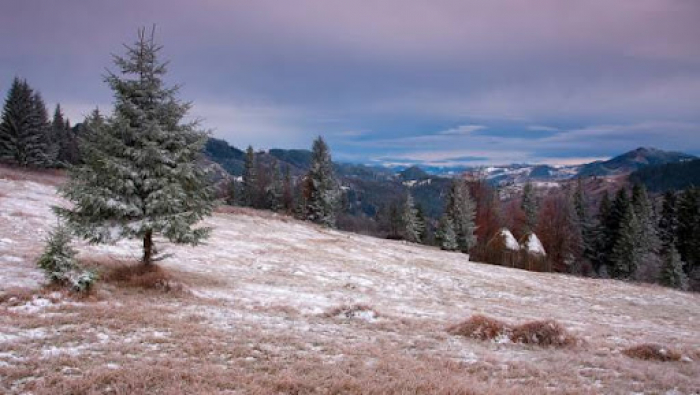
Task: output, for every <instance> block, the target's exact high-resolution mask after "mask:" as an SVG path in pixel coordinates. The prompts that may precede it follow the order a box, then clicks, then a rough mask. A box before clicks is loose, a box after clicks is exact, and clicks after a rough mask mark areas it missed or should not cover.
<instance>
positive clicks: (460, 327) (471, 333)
mask: <svg viewBox="0 0 700 395" xmlns="http://www.w3.org/2000/svg"><path fill="white" fill-rule="evenodd" d="M509 331H510V326H509V325H508V324H506V323H505V322H502V321H499V320H497V319H495V318H490V317H486V316H483V315H479V314H477V315H473V316H471V317H470V318H469V319H468V320H466V321H463V322H460V323H459V324H456V325H453V326H451V327H449V328H447V332H449V333H450V334H452V335H457V336H465V337H471V338H472V339H478V340H493V339H495V338H497V337H499V336H501V335H504V334H508V332H509Z"/></svg>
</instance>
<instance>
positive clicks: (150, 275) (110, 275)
mask: <svg viewBox="0 0 700 395" xmlns="http://www.w3.org/2000/svg"><path fill="white" fill-rule="evenodd" d="M100 280H102V281H104V282H106V283H115V284H118V285H120V286H125V287H132V288H142V289H148V290H157V291H162V292H166V293H184V292H185V290H184V287H183V286H182V284H180V283H179V282H177V281H175V279H174V278H173V277H172V276H171V275H169V274H168V273H167V272H166V271H165V270H163V269H162V268H161V267H160V266H158V265H149V266H145V265H142V264H137V265H133V264H132V265H118V266H114V267H111V268H108V269H106V270H105V271H104V272H103V273H102V274H101V275H100Z"/></svg>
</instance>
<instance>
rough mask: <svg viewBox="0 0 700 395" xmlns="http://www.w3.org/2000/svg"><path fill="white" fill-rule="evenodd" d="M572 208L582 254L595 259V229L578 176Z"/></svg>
mask: <svg viewBox="0 0 700 395" xmlns="http://www.w3.org/2000/svg"><path fill="white" fill-rule="evenodd" d="M573 204H574V210H575V212H576V221H575V228H576V229H577V231H578V233H579V238H580V240H581V247H582V248H581V250H582V255H583V257H584V258H585V259H587V260H588V261H590V262H593V261H594V260H596V257H597V253H596V240H595V238H596V237H595V229H594V226H593V224H592V223H591V219H590V217H589V216H588V210H587V207H586V206H587V204H586V195H585V192H584V190H583V183H582V181H581V179H580V178H579V179H578V181H577V183H576V191H575V192H574V195H573Z"/></svg>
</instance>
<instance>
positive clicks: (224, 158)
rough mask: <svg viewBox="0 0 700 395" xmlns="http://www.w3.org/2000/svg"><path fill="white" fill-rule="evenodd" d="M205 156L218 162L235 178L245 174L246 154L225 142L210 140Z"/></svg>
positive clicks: (206, 146)
mask: <svg viewBox="0 0 700 395" xmlns="http://www.w3.org/2000/svg"><path fill="white" fill-rule="evenodd" d="M204 155H205V156H206V157H207V159H209V160H211V161H212V162H216V163H218V164H219V165H221V167H223V168H224V170H226V171H227V172H229V173H230V174H231V175H234V176H240V175H241V174H243V159H244V158H245V152H243V151H241V150H239V149H238V148H236V147H233V146H231V145H229V143H227V142H226V141H224V140H220V139H214V138H210V139H209V140H208V141H207V144H206V145H205V146H204Z"/></svg>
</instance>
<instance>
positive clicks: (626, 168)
mask: <svg viewBox="0 0 700 395" xmlns="http://www.w3.org/2000/svg"><path fill="white" fill-rule="evenodd" d="M693 159H697V157H695V156H692V155H688V154H684V153H681V152H670V151H662V150H659V149H656V148H646V147H640V148H637V149H636V150H633V151H630V152H627V153H624V154H622V155H620V156H616V157H614V158H612V159H610V160H607V161H597V162H593V163H589V164H587V165H583V166H582V167H581V169H580V170H579V172H578V176H580V177H588V176H611V175H619V174H628V173H632V172H633V171H635V170H638V169H640V168H642V167H645V166H653V165H665V164H668V163H678V162H683V161H688V160H693Z"/></svg>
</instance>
